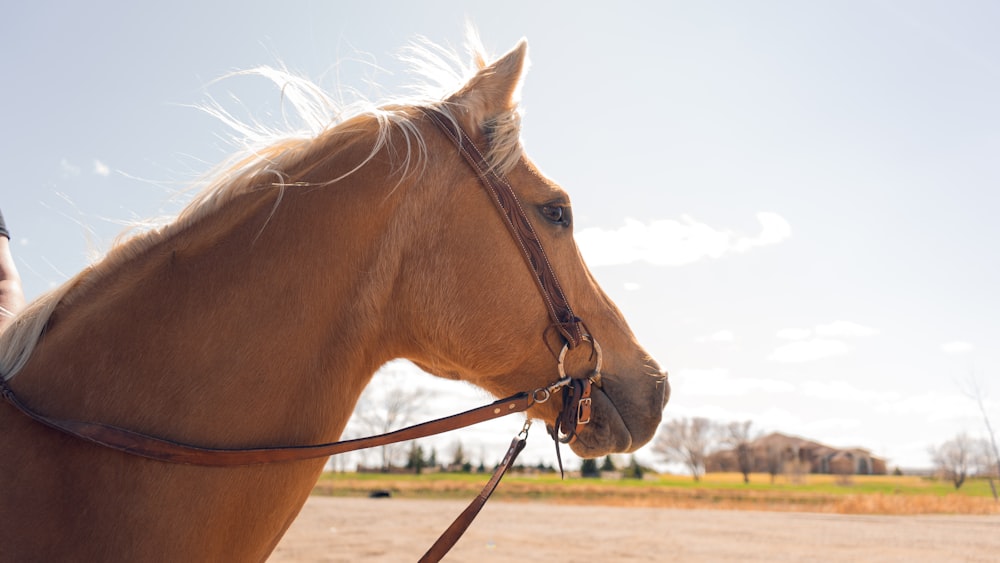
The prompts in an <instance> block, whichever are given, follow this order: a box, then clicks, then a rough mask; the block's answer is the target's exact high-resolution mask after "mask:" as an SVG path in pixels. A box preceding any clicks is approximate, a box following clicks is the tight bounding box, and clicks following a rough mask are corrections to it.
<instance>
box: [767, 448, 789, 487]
mask: <svg viewBox="0 0 1000 563" xmlns="http://www.w3.org/2000/svg"><path fill="white" fill-rule="evenodd" d="M765 462H766V463H767V473H768V475H770V476H771V484H772V485H773V484H774V480H775V478H776V477H777V476H778V475H780V474H781V472H782V471H784V469H785V451H784V449H782V448H781V446H777V445H774V444H769V445H768V446H767V459H766V460H765Z"/></svg>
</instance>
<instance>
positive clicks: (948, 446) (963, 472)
mask: <svg viewBox="0 0 1000 563" xmlns="http://www.w3.org/2000/svg"><path fill="white" fill-rule="evenodd" d="M975 447H976V444H975V441H974V440H973V439H972V438H970V437H969V435H968V434H965V433H964V432H963V433H962V434H959V435H958V436H955V437H954V438H953V439H951V440H948V441H947V442H945V443H943V444H941V445H940V446H937V447H932V448H931V449H930V454H931V459H932V461H933V462H934V468H935V469H936V470H938V471H939V472H941V473H942V474H943V475H944V476H945V477H946V478H948V479H951V482H952V483H954V485H955V489H956V490H957V489H959V488H961V486H962V483H965V478H966V477H968V476H969V468H970V467H971V466H972V465H973V463H974V462H975V460H974V456H975Z"/></svg>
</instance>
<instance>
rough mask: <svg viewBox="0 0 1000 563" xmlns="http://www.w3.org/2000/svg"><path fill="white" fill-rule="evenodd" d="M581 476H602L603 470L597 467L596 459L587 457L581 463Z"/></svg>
mask: <svg viewBox="0 0 1000 563" xmlns="http://www.w3.org/2000/svg"><path fill="white" fill-rule="evenodd" d="M580 476H581V477H600V476H601V471H600V470H599V469H598V468H597V460H596V459H585V460H583V463H581V464H580Z"/></svg>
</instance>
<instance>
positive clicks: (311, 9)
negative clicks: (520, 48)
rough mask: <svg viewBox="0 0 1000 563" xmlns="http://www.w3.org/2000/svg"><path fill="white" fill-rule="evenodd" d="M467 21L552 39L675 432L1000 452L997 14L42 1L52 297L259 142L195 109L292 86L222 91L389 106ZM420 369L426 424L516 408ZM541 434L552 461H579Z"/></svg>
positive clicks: (10, 40) (916, 458)
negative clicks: (418, 50)
mask: <svg viewBox="0 0 1000 563" xmlns="http://www.w3.org/2000/svg"><path fill="white" fill-rule="evenodd" d="M467 20H468V21H471V22H472V23H474V24H475V25H476V26H477V27H478V29H479V31H480V34H481V36H482V39H483V42H484V44H485V45H486V47H487V48H488V49H489V50H491V51H492V52H493V53H494V54H500V53H503V52H505V51H506V50H507V49H509V48H510V47H512V46H513V45H514V44H515V43H516V42H517V40H519V39H520V38H522V37H525V38H527V39H528V42H529V46H530V59H531V68H530V70H529V72H528V74H527V77H526V80H525V83H524V87H523V91H522V96H523V107H524V110H525V116H524V127H523V130H522V137H523V139H524V143H525V146H526V148H527V152H528V154H529V155H530V156H531V158H532V159H533V160H534V161H535V162H536V163H537V164H538V166H539V167H540V168H541V169H542V170H543V171H544V172H545V173H546V174H547V175H548V176H549V177H551V178H554V179H555V180H556V181H558V182H559V183H560V184H561V185H562V186H563V187H564V188H566V189H567V191H568V192H569V193H570V195H571V197H572V199H573V205H574V217H575V221H576V236H577V241H578V244H579V245H580V247H581V249H582V252H583V253H584V256H585V258H586V259H587V261H588V264H589V265H590V267H591V269H592V271H593V273H594V275H595V276H596V278H597V279H598V281H599V282H600V283H601V285H602V287H603V288H604V289H605V291H606V292H607V293H608V294H609V295H610V296H611V297H612V298H613V299H614V300H615V301H616V303H617V304H618V305H619V307H620V308H621V309H622V311H623V312H624V314H625V316H626V318H628V319H629V322H630V324H631V326H632V328H633V331H634V332H635V334H636V335H637V337H638V338H639V340H640V342H641V343H642V344H643V345H644V346H645V347H646V348H647V350H649V351H650V352H651V353H652V354H653V355H654V356H655V357H656V358H657V359H658V361H659V362H660V363H661V364H662V365H663V366H665V367H666V369H667V370H668V371H669V372H670V377H671V382H672V385H673V396H672V398H671V401H670V403H669V405H668V407H667V410H666V411H665V413H664V418H665V420H669V419H672V418H679V417H692V416H703V417H708V418H710V419H713V420H716V421H719V422H729V421H741V420H751V421H752V422H753V428H755V429H757V430H758V431H761V432H772V431H780V432H784V433H789V434H795V435H800V436H805V437H808V438H811V439H815V440H819V441H822V442H825V443H828V444H830V445H834V446H840V447H854V446H859V447H864V448H867V449H870V450H872V452H873V453H874V454H875V455H878V456H882V457H885V458H887V460H888V462H889V466H890V467H895V466H902V467H904V468H911V467H914V468H915V467H926V466H929V465H930V456H929V455H928V447H930V446H932V445H935V444H940V443H941V442H944V441H946V440H948V439H951V438H953V437H954V436H955V435H957V434H959V433H961V432H968V433H970V434H971V435H973V436H983V435H984V434H983V424H982V418H981V415H980V413H979V411H978V409H977V407H976V404H975V402H973V401H972V400H971V399H970V398H969V397H968V395H967V393H965V389H966V388H967V387H968V384H969V382H970V381H971V380H973V379H975V380H977V381H978V382H979V384H980V386H981V388H982V390H983V393H984V396H985V397H986V407H987V411H988V412H989V414H990V415H991V416H992V417H993V422H994V425H995V426H997V425H1000V379H998V377H997V374H998V373H1000V357H998V353H997V347H996V345H995V343H996V342H998V341H1000V322H998V319H1000V300H998V299H997V298H996V296H995V292H996V291H997V288H998V287H1000V261H998V260H997V258H996V253H995V251H994V246H995V245H996V241H998V240H1000V221H997V220H996V215H997V212H998V211H1000V195H998V194H1000V190H998V188H1000V166H998V162H1000V158H998V157H1000V104H998V103H997V100H1000V36H998V35H997V34H996V22H997V21H1000V5H997V4H996V3H993V2H972V1H963V2H948V1H938V2H925V1H911V0H900V1H865V2H861V1H850V0H848V1H843V2H796V1H762V2H753V3H749V2H742V1H719V2H694V1H688V2H672V1H657V2H647V3H639V2H615V3H607V2H600V3H598V2H566V1H557V2H525V1H518V0H514V1H510V2H505V3H491V4H486V3H467V2H458V1H446V0H440V1H433V2H402V1H399V2H389V1H381V2H380V1H371V2H352V3H337V2H318V1H317V2H297V1H289V2H283V3H281V4H280V6H279V5H277V4H275V3H273V2H262V1H241V2H235V1H234V2H210V1H205V0H199V1H197V2H193V1H177V2H170V3H163V4H162V5H153V6H146V5H139V4H138V3H134V2H88V3H84V4H80V3H67V2H51V1H39V2H30V3H25V2H22V3H16V4H14V5H11V6H8V7H7V9H6V15H5V17H4V18H2V19H0V52H2V53H4V54H3V60H4V63H5V65H4V66H5V68H6V69H7V70H6V72H7V78H6V79H5V80H4V84H5V87H4V88H2V89H0V107H2V108H3V109H2V115H3V119H2V124H3V125H2V131H3V135H2V138H0V155H2V156H0V159H2V161H0V163H2V165H3V166H2V167H3V170H4V171H5V176H6V181H5V182H4V183H3V187H2V188H0V196H2V197H0V209H2V210H3V213H4V215H5V217H6V219H7V224H8V226H9V228H10V229H11V231H12V234H13V243H14V244H13V250H14V253H15V261H16V264H17V266H18V268H19V270H20V272H21V275H22V277H23V280H24V285H25V290H26V294H27V297H28V298H29V299H31V298H34V297H37V296H38V295H39V294H41V293H42V292H44V291H46V290H48V289H50V288H52V287H55V286H57V285H59V284H60V283H62V282H63V281H65V280H66V279H68V278H69V277H70V276H72V275H73V274H75V273H76V272H77V271H79V270H81V269H82V268H83V267H85V266H86V264H87V263H88V262H89V261H91V260H93V259H95V257H97V256H99V255H100V253H101V252H103V251H105V250H106V249H107V248H108V246H109V245H110V243H111V241H112V240H113V239H114V238H115V236H116V235H117V234H118V233H120V232H121V231H122V230H123V228H124V226H125V225H127V224H129V223H132V222H135V221H139V220H143V219H147V218H151V217H160V216H165V215H166V216H169V215H172V214H175V213H176V212H177V211H178V210H179V209H180V208H181V206H182V205H183V203H184V201H185V200H186V198H188V197H189V196H190V194H189V193H188V194H185V193H184V189H185V187H186V186H188V185H190V184H191V183H192V182H193V181H194V180H195V179H197V178H198V177H199V176H200V175H202V174H204V173H205V172H206V171H207V170H209V169H210V168H211V167H212V165H213V164H215V163H218V162H220V161H222V160H223V159H224V158H225V157H226V155H227V154H229V153H230V152H232V150H233V148H232V146H231V145H229V144H228V142H227V138H228V136H229V135H230V132H229V131H228V130H227V129H226V127H225V125H224V124H222V123H220V122H219V121H218V120H217V119H215V118H213V117H211V116H209V115H206V114H205V113H204V112H201V111H199V110H197V109H194V108H193V106H195V105H197V104H201V103H205V102H206V101H208V100H209V99H215V100H218V101H219V102H221V103H222V104H223V105H225V106H227V107H230V108H236V110H234V111H245V113H246V115H250V116H264V117H261V119H265V118H266V116H267V115H268V113H269V112H274V108H276V107H278V103H279V97H280V94H279V93H278V92H277V91H275V90H274V89H273V88H270V87H266V85H263V84H257V83H246V82H247V81H246V80H244V79H228V80H222V81H216V79H218V78H219V77H221V76H223V75H226V74H227V73H231V72H233V71H237V70H242V69H248V68H253V67H256V66H259V65H279V64H284V65H285V66H287V67H288V68H289V69H290V70H292V71H294V72H296V73H299V74H302V75H304V76H306V77H309V78H311V79H313V80H314V81H316V82H317V83H319V84H320V85H322V86H324V87H325V88H328V89H330V90H331V91H338V92H344V94H343V95H344V97H345V99H350V96H351V94H350V92H352V91H357V92H360V93H361V94H363V95H365V96H367V97H369V98H371V99H375V100H377V99H379V98H384V97H387V96H391V95H394V94H403V93H405V87H406V85H407V84H412V83H414V82H415V81H416V79H415V78H413V77H412V76H408V75H407V73H406V72H405V65H404V64H402V63H401V62H399V61H398V60H397V59H396V55H397V54H398V53H399V52H400V50H401V49H402V48H403V47H404V46H405V45H407V44H408V43H409V42H411V41H412V40H413V39H414V38H415V37H417V36H425V37H427V38H429V39H430V40H432V41H434V42H436V43H440V44H446V45H452V46H455V47H461V45H462V41H463V33H464V27H465V22H466V21H467ZM990 241H993V242H990ZM414 370H415V368H412V367H409V366H407V365H398V364H394V365H393V366H391V367H390V369H388V370H386V372H385V373H381V374H379V375H378V376H376V380H375V383H374V384H373V385H374V386H375V387H374V388H373V393H376V394H377V393H379V392H385V391H386V390H387V389H392V388H394V386H398V385H401V383H400V382H401V381H406V382H407V384H412V383H411V382H413V381H416V382H417V383H418V386H419V387H420V388H422V389H426V390H427V391H428V393H430V394H431V396H432V397H434V400H433V401H428V405H427V407H426V408H424V409H422V410H421V411H420V412H418V413H415V415H416V416H417V417H418V418H428V417H432V416H443V415H446V414H450V413H452V412H455V411H457V410H463V409H466V408H472V407H474V406H477V405H479V404H482V403H483V402H486V401H488V400H489V398H488V397H487V396H486V395H485V394H484V393H483V392H481V391H478V390H476V389H474V388H471V387H470V386H468V385H466V384H462V383H456V382H450V381H443V380H436V379H434V378H432V377H431V376H427V375H425V374H418V373H414ZM520 427H521V422H520V421H518V420H506V421H505V420H501V421H498V422H494V423H490V424H489V425H486V426H483V427H479V428H473V429H467V430H462V431H458V432H456V433H452V434H450V435H447V436H444V437H440V438H437V439H435V440H432V441H429V442H427V446H428V447H433V448H434V449H436V450H437V451H438V452H439V454H438V455H439V458H441V457H447V453H446V452H448V451H450V447H451V445H452V444H454V443H455V442H456V441H461V442H462V443H463V444H464V445H465V449H466V452H467V453H470V455H471V457H472V458H473V459H474V460H476V461H478V460H479V459H480V458H483V459H484V460H485V461H486V462H487V464H488V465H489V464H492V462H493V458H499V457H500V456H502V454H503V451H504V449H505V447H506V444H507V443H508V442H509V440H510V437H511V436H513V435H514V434H515V433H516V432H517V431H518V430H520ZM349 430H350V431H351V432H354V431H356V430H357V428H355V427H353V426H352V427H350V428H349ZM531 438H532V439H531V440H529V445H528V449H527V450H526V451H525V452H524V453H523V454H522V456H523V457H522V460H523V461H525V462H527V463H531V464H535V463H538V462H542V463H545V464H550V463H553V462H554V458H555V455H554V452H553V451H552V444H551V442H550V441H549V440H548V439H547V437H546V436H545V434H544V432H543V431H540V430H537V429H536V430H535V431H534V432H533V434H532V437H531ZM566 453H567V452H566V451H564V455H565V454H566ZM638 456H639V458H640V460H641V461H643V462H646V463H659V461H660V460H659V459H658V458H657V457H656V455H655V453H654V452H652V451H651V449H650V448H649V447H646V448H643V449H642V450H640V451H639V452H638ZM570 459H571V461H570V463H569V465H572V463H573V461H572V456H570Z"/></svg>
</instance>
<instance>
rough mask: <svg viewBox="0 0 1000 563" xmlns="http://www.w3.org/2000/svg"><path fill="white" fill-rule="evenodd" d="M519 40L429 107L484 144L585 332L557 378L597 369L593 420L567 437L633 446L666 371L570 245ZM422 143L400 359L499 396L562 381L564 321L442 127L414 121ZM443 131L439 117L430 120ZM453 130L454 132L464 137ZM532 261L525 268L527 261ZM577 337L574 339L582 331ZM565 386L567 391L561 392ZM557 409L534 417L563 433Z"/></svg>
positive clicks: (602, 446)
mask: <svg viewBox="0 0 1000 563" xmlns="http://www.w3.org/2000/svg"><path fill="white" fill-rule="evenodd" d="M526 55H527V45H526V44H525V43H524V42H522V43H520V44H519V45H517V46H516V47H515V48H514V49H513V50H511V51H510V52H509V53H507V54H506V55H504V56H503V57H501V58H499V59H498V60H496V61H495V62H493V63H492V64H489V65H487V64H485V63H484V62H483V61H482V60H481V59H480V61H479V70H478V72H477V73H476V74H475V75H474V76H473V77H472V78H471V79H470V80H468V82H467V83H466V84H464V86H462V87H461V88H460V89H459V90H458V91H457V92H455V93H454V94H452V95H451V96H448V97H447V98H445V99H444V100H443V102H442V103H441V104H439V105H438V106H437V108H436V109H437V111H439V112H441V113H442V114H444V115H445V116H446V118H445V121H447V120H449V119H450V120H453V125H456V126H458V127H456V129H455V131H464V133H465V134H467V135H468V136H469V137H470V141H471V142H472V143H474V144H475V145H476V146H478V147H485V149H484V152H485V154H483V155H482V162H483V166H484V167H488V168H490V169H491V170H493V171H496V172H497V173H499V174H500V175H501V176H500V177H501V178H502V180H501V181H503V182H504V183H506V184H507V185H508V186H509V187H510V188H511V190H512V191H513V193H514V196H515V197H516V205H517V206H519V207H520V209H521V210H522V212H523V215H522V216H523V217H525V218H526V219H527V221H528V222H530V228H531V230H532V231H533V232H534V233H535V235H536V236H537V239H538V241H539V242H540V244H541V247H542V248H544V252H545V256H543V257H542V258H541V259H543V260H547V261H548V264H547V265H545V267H546V268H548V269H550V270H551V271H552V272H553V273H554V275H555V278H554V280H553V283H554V284H555V285H558V289H559V291H560V292H561V293H562V294H563V295H564V296H565V299H566V301H567V302H568V304H569V306H570V307H571V308H572V309H571V312H572V315H571V316H573V317H574V318H572V319H568V320H569V321H578V323H577V327H578V328H580V330H581V331H582V332H585V334H586V335H587V336H586V337H585V338H584V339H577V340H579V341H572V339H573V337H572V336H570V338H571V342H570V344H571V345H576V346H575V347H573V348H572V349H569V350H567V351H565V352H564V355H565V362H564V363H565V366H564V371H565V373H566V375H568V376H569V377H572V378H587V377H590V376H591V375H592V374H593V370H594V369H595V364H596V363H598V362H599V363H600V364H602V365H601V368H602V369H601V372H602V374H601V375H600V376H599V377H600V379H599V380H596V378H595V383H597V384H598V385H595V387H594V390H593V397H592V415H591V420H590V422H589V423H588V424H586V425H585V426H579V427H578V428H579V432H578V433H577V434H578V435H577V436H575V437H574V439H573V441H572V442H571V447H572V449H573V450H574V451H575V452H576V453H578V454H579V455H581V456H584V457H595V456H600V455H605V454H607V453H612V452H630V451H634V450H636V449H637V448H639V447H641V446H642V445H643V444H645V443H646V442H647V441H649V440H650V439H651V438H652V436H653V434H654V433H655V431H656V428H657V426H658V424H659V422H660V417H661V413H662V410H663V408H664V406H665V404H666V402H667V399H668V398H669V384H668V382H667V378H666V373H665V372H664V371H663V370H661V368H660V367H659V365H658V364H657V363H656V362H655V361H654V360H653V359H652V358H651V357H650V355H649V354H648V353H647V352H646V351H645V350H644V349H643V348H642V347H641V346H640V345H639V344H638V342H637V341H636V339H635V337H634V336H633V334H632V332H631V330H630V329H629V326H628V324H627V323H626V321H625V318H624V317H623V315H622V313H621V312H620V311H619V310H618V308H617V307H616V306H615V304H614V303H613V302H612V301H611V299H610V298H609V297H608V296H607V295H606V294H605V293H604V292H603V291H602V290H601V288H600V286H599V285H598V284H597V282H596V281H595V279H594V277H593V275H591V273H590V271H589V270H588V269H587V266H586V264H585V263H584V260H583V258H582V256H581V254H580V251H579V249H578V248H577V246H576V243H575V241H574V239H573V213H572V207H571V205H570V198H569V195H568V194H567V193H566V191H565V190H563V189H562V188H561V187H560V186H559V185H558V184H557V183H556V182H554V181H553V180H551V179H549V178H548V177H546V176H545V175H544V174H543V173H542V172H541V171H540V170H539V169H538V167H536V166H535V164H534V163H533V162H532V161H531V160H530V159H529V158H528V157H527V156H526V155H525V154H524V151H523V148H522V146H521V143H520V114H519V108H518V102H517V96H516V93H517V91H518V90H519V87H520V84H521V79H522V75H523V72H524V70H525V67H526ZM417 121H418V122H419V124H420V125H419V126H420V128H421V137H422V139H423V140H424V142H425V144H426V151H427V154H428V155H430V156H429V157H428V163H427V169H426V170H425V172H424V173H423V174H422V177H421V180H420V181H419V182H417V183H416V184H414V186H413V187H412V188H411V189H412V190H414V192H415V193H420V197H413V198H411V200H412V201H414V202H420V203H419V204H416V203H415V204H414V205H416V206H418V207H419V209H411V213H412V215H413V216H419V217H423V218H424V219H425V220H426V223H427V225H428V227H427V229H425V230H424V231H423V232H422V233H421V234H419V235H417V236H414V237H413V238H412V239H411V241H410V243H411V248H410V252H409V253H408V256H410V257H411V259H409V260H408V261H406V268H407V269H406V271H405V272H401V276H400V279H401V280H404V281H403V282H402V283H403V284H405V285H406V290H405V291H401V292H399V294H400V295H407V296H408V297H407V298H406V299H405V300H404V302H401V303H399V304H398V307H397V308H396V311H395V314H396V315H398V316H399V317H400V320H403V321H404V322H403V323H402V324H403V325H405V326H409V327H416V330H412V331H411V332H410V334H409V335H407V339H408V341H409V342H408V344H409V345H408V346H407V347H406V350H405V352H404V353H403V355H404V356H405V357H407V358H408V359H410V360H412V361H413V362H414V363H416V364H417V365H418V366H420V367H421V368H422V369H424V370H425V371H428V372H430V373H433V374H435V375H439V376H442V377H448V378H454V379H462V380H466V381H470V382H472V383H474V384H476V385H479V386H481V387H483V388H485V389H487V390H488V391H490V392H492V393H494V394H497V395H500V396H506V395H509V394H512V393H515V392H518V391H525V390H532V389H537V388H539V387H543V386H545V385H546V384H549V383H551V382H552V381H554V380H556V379H557V378H558V376H557V369H556V368H557V356H558V355H559V352H560V349H561V347H563V346H564V343H563V340H562V339H560V338H559V336H560V330H559V329H560V328H563V327H560V326H557V325H554V322H553V319H552V318H551V317H552V316H551V315H550V314H548V313H547V311H549V309H550V307H547V305H548V304H547V303H546V301H547V300H549V299H550V296H549V295H548V294H547V293H545V291H540V287H539V283H537V282H536V281H535V279H534V277H533V275H532V271H531V268H530V267H529V265H528V263H526V260H525V256H524V254H523V253H522V251H521V249H519V248H518V246H519V244H522V243H521V242H520V241H518V240H516V237H514V236H512V233H511V232H510V230H509V228H508V226H507V225H506V224H505V219H504V217H503V216H502V213H498V209H497V206H496V205H494V204H493V203H491V201H490V199H491V198H490V194H489V192H488V190H484V189H483V188H482V187H481V186H480V178H479V174H477V173H476V171H475V170H474V168H475V166H474V165H473V166H470V165H469V163H468V162H466V161H465V160H464V159H463V157H462V156H461V155H460V154H459V151H458V150H456V145H455V144H454V141H453V140H451V139H449V138H448V137H449V135H446V134H443V133H442V131H441V129H445V130H448V129H449V128H450V126H449V125H445V126H444V127H438V128H435V126H434V124H432V123H429V121H432V119H427V118H426V117H422V118H417ZM439 125H440V123H439ZM459 134H461V133H459ZM530 260H531V259H530V258H529V262H530ZM578 336H579V335H578ZM563 392H565V390H564V391H563ZM560 410H561V404H560V402H559V401H548V402H545V403H543V404H538V405H536V406H535V407H534V408H533V410H532V412H531V414H532V415H533V416H534V417H537V418H541V419H543V420H545V422H546V423H547V425H548V426H549V427H550V432H551V431H552V429H553V428H554V427H558V426H557V424H556V419H557V417H558V415H559V413H560Z"/></svg>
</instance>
